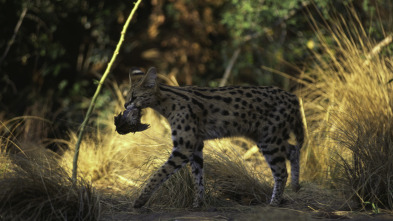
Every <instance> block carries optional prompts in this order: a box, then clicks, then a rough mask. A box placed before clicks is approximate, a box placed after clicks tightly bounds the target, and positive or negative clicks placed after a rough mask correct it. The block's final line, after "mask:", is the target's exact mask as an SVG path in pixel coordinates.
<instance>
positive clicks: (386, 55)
mask: <svg viewBox="0 0 393 221" xmlns="http://www.w3.org/2000/svg"><path fill="white" fill-rule="evenodd" d="M313 22H314V21H313ZM314 25H315V27H318V25H317V24H315V23H314ZM327 28H328V30H329V35H324V34H323V32H322V31H321V30H319V29H318V28H316V29H317V31H316V32H317V34H318V41H319V50H320V53H315V60H316V62H315V66H313V67H312V68H311V69H312V71H310V72H307V73H305V74H304V76H303V77H304V79H305V80H306V81H308V82H311V83H308V84H306V85H305V87H304V88H302V90H300V91H299V93H300V94H301V95H302V97H303V100H304V109H305V110H306V116H307V122H308V126H309V131H311V132H310V137H309V145H308V147H307V148H306V149H307V150H306V153H305V157H304V161H303V162H305V166H304V168H305V171H304V176H305V177H307V178H308V179H310V180H318V181H321V180H323V182H324V183H329V184H331V185H335V186H340V185H343V186H344V187H345V189H346V190H349V193H350V195H351V196H354V197H356V198H357V199H359V200H360V202H363V203H364V202H366V201H367V202H370V203H374V204H377V205H379V206H385V207H387V208H390V209H391V208H392V200H393V192H392V189H391V188H392V181H393V164H392V163H391V162H392V160H393V158H392V156H393V155H392V153H393V127H392V122H393V84H392V83H390V84H389V83H388V82H389V80H390V79H391V78H392V77H393V76H392V72H393V70H392V64H393V59H392V57H391V51H390V50H383V48H382V52H380V54H378V53H373V52H375V51H376V50H375V48H376V47H378V46H376V45H377V43H376V42H374V41H372V40H370V37H369V36H368V35H367V33H366V31H365V30H364V29H363V26H362V24H361V23H360V22H359V20H358V18H357V17H356V14H355V13H354V14H353V20H346V19H343V18H341V20H339V21H337V22H336V23H335V24H333V25H330V26H328V27H327ZM332 42H333V43H334V45H335V46H334V47H332V46H331V45H332ZM380 49H381V48H380ZM342 181H344V182H342ZM347 193H348V192H347Z"/></svg>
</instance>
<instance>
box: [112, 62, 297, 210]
mask: <svg viewBox="0 0 393 221" xmlns="http://www.w3.org/2000/svg"><path fill="white" fill-rule="evenodd" d="M130 81H131V88H130V91H129V94H128V98H127V100H126V104H125V105H124V106H125V108H126V111H125V112H127V113H128V115H130V114H129V113H139V114H140V110H142V109H144V108H147V107H150V108H153V109H154V110H156V111H157V112H158V113H160V114H161V115H163V116H164V117H166V118H167V119H168V122H169V124H170V126H171V129H172V140H173V150H172V154H171V155H170V157H169V159H168V160H167V161H166V163H164V164H163V165H162V166H161V168H160V169H158V170H157V171H156V172H155V173H154V174H153V175H152V176H151V178H150V180H149V181H148V183H147V185H146V186H145V187H144V189H143V191H142V193H141V194H140V196H139V198H138V199H137V200H136V201H135V203H134V207H135V208H139V207H142V206H143V205H145V203H146V202H147V201H148V200H149V198H150V196H151V195H152V193H153V192H154V191H155V190H156V189H157V188H158V187H159V186H160V184H162V183H163V182H164V181H165V180H167V179H168V178H169V176H170V175H172V174H173V173H175V172H176V171H177V170H179V169H180V168H182V167H183V166H184V165H186V164H187V163H188V162H190V164H191V168H192V173H193V175H194V179H195V199H194V203H193V206H194V207H199V206H201V205H202V203H203V200H204V192H205V191H204V182H203V153H202V150H203V142H204V140H208V139H215V138H222V137H231V136H245V137H247V138H249V139H251V140H253V141H255V143H256V144H257V146H258V148H259V150H260V152H262V154H263V155H264V156H265V158H266V161H267V162H268V163H269V166H270V168H271V171H272V174H273V177H274V187H273V194H272V197H271V201H270V204H271V205H279V204H280V202H281V199H282V195H283V192H284V187H285V185H286V181H287V177H288V173H287V169H286V160H289V161H290V165H291V179H292V180H291V184H292V188H293V189H294V190H295V191H297V190H298V189H299V154H300V148H301V146H302V144H303V140H304V129H303V123H302V117H301V113H300V108H299V101H298V98H297V97H296V96H295V95H293V94H291V93H288V92H286V91H284V90H282V89H279V88H276V87H262V86H261V87H258V86H229V87H219V88H205V87H193V86H186V87H175V86H168V85H164V84H160V83H158V82H157V73H156V69H155V68H150V69H149V70H148V71H147V73H146V74H145V73H143V72H142V71H141V70H139V69H135V70H134V71H133V72H132V73H131V74H130ZM128 115H126V114H125V115H124V119H123V118H122V117H121V116H120V115H119V117H116V118H115V121H116V120H117V123H119V122H121V121H123V120H125V121H128V120H127V119H132V120H130V122H136V123H134V124H138V125H131V126H130V127H129V128H133V131H132V132H136V131H141V130H144V129H147V126H146V125H141V124H140V120H139V119H137V118H138V116H131V117H130V116H128ZM129 124H133V123H129ZM117 126H118V125H117ZM118 129H119V130H120V129H121V128H120V127H119V128H118ZM130 130H131V129H128V131H127V129H126V131H123V133H127V132H130ZM290 133H293V134H294V135H295V136H296V140H297V144H296V145H291V144H289V143H288V139H289V137H290Z"/></svg>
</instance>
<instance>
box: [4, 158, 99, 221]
mask: <svg viewBox="0 0 393 221" xmlns="http://www.w3.org/2000/svg"><path fill="white" fill-rule="evenodd" d="M10 159H11V160H10ZM1 160H7V162H8V170H7V171H2V174H1V179H0V217H1V218H2V219H4V220H97V219H98V218H99V216H100V204H99V198H98V197H97V195H96V193H95V190H94V189H93V187H92V186H91V185H90V184H89V183H87V182H85V181H83V180H79V182H78V184H77V185H76V186H75V185H72V182H71V178H70V177H69V176H68V175H67V173H66V172H65V171H64V170H63V169H62V168H61V167H56V166H55V165H56V163H55V159H54V158H42V159H40V160H38V159H31V158H26V157H25V156H5V155H2V159H1Z"/></svg>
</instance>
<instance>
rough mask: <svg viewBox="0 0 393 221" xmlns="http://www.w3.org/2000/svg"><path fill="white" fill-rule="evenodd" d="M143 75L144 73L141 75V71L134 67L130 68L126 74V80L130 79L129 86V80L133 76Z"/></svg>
mask: <svg viewBox="0 0 393 221" xmlns="http://www.w3.org/2000/svg"><path fill="white" fill-rule="evenodd" d="M144 74H145V73H143V71H142V70H141V69H139V68H135V67H133V68H131V69H130V72H129V74H128V78H129V79H130V85H131V83H132V81H131V78H132V77H133V76H136V75H144Z"/></svg>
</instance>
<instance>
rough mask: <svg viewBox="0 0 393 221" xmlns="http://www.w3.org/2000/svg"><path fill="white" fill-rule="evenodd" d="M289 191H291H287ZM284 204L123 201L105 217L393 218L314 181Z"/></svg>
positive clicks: (358, 220) (142, 220) (145, 219)
mask: <svg viewBox="0 0 393 221" xmlns="http://www.w3.org/2000/svg"><path fill="white" fill-rule="evenodd" d="M287 192H288V193H287ZM287 192H286V193H285V195H284V202H283V205H282V206H281V207H270V206H266V205H255V206H244V205H237V206H232V207H217V208H214V207H205V208H199V209H175V208H172V209H168V208H166V209H156V208H154V207H145V208H142V209H133V208H131V202H125V201H124V202H123V204H122V206H117V207H116V209H109V210H105V211H104V213H103V215H102V218H101V220H104V221H109V220H140V221H150V220H167V221H169V220H173V221H174V220H179V221H181V220H183V221H187V220H202V221H207V220H217V221H221V220H294V221H297V220H339V219H346V220H356V221H361V220H365V221H366V220H374V221H379V220H381V221H382V220H393V213H392V212H391V211H384V210H380V211H379V213H378V214H373V212H372V211H362V210H361V208H359V206H357V204H356V203H354V202H347V201H346V200H344V199H343V197H342V196H340V194H339V193H338V192H335V191H332V190H326V189H323V188H321V187H319V186H317V185H314V184H303V187H302V189H301V190H300V191H299V192H298V193H293V192H290V191H287Z"/></svg>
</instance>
